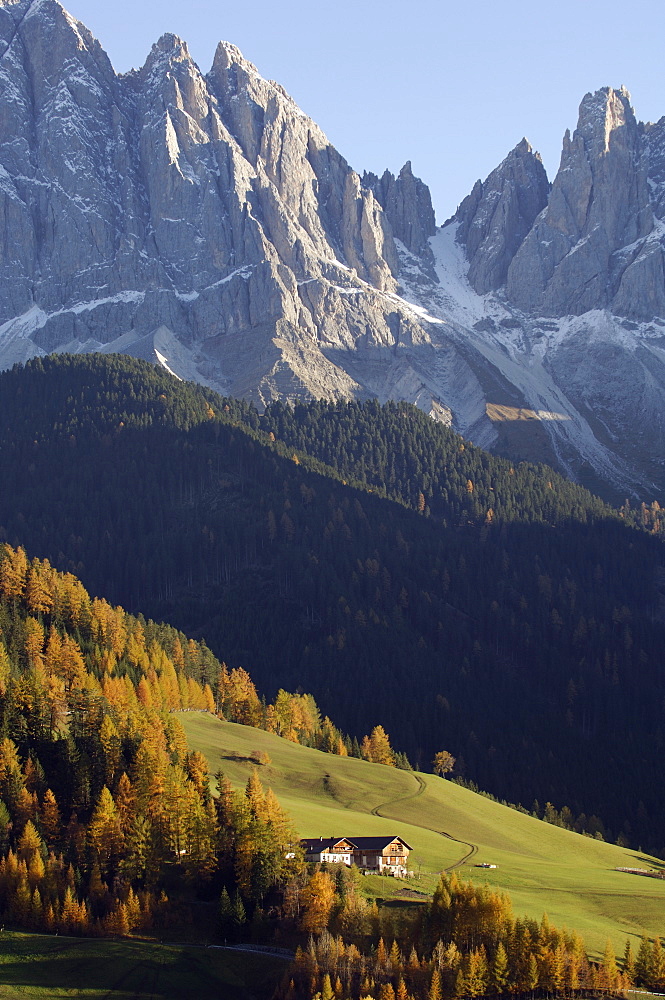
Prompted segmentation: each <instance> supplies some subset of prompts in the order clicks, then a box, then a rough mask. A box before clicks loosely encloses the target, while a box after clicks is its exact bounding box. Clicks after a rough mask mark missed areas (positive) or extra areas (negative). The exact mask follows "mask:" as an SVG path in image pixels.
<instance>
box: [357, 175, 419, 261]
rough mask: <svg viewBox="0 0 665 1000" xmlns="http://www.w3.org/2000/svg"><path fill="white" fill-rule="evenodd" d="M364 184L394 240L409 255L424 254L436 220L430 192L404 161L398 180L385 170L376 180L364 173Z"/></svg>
mask: <svg viewBox="0 0 665 1000" xmlns="http://www.w3.org/2000/svg"><path fill="white" fill-rule="evenodd" d="M363 184H365V185H366V186H367V187H369V188H371V189H372V191H373V192H374V197H375V198H376V199H377V201H378V202H379V204H380V205H381V207H382V208H383V210H384V212H385V213H386V216H387V217H388V221H389V222H390V225H391V227H392V231H393V234H394V236H396V237H397V239H398V240H400V241H401V242H402V243H403V244H404V246H405V247H406V248H407V250H409V251H411V253H415V254H419V253H423V251H426V250H427V246H428V245H427V240H428V238H429V237H430V236H433V235H434V233H435V232H436V220H435V218H434V209H433V208H432V199H431V196H430V193H429V188H428V187H427V185H426V184H424V183H423V182H422V181H421V180H420V178H419V177H415V176H414V174H413V170H412V169H411V161H410V160H407V162H406V163H405V164H404V166H403V167H402V169H401V170H400V172H399V174H398V175H397V177H395V176H394V175H393V174H391V172H390V171H389V170H386V171H385V172H384V173H383V175H382V176H381V177H380V178H379V177H377V176H376V174H372V173H365V174H364V176H363Z"/></svg>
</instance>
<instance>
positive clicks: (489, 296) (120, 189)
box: [0, 0, 665, 496]
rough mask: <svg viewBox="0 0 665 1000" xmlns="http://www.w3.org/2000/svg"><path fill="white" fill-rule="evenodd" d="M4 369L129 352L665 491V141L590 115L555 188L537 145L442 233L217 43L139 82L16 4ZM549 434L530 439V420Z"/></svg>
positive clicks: (608, 106) (188, 374)
mask: <svg viewBox="0 0 665 1000" xmlns="http://www.w3.org/2000/svg"><path fill="white" fill-rule="evenodd" d="M0 202H1V211H0V232H1V240H2V252H1V253H0V279H1V280H0V365H1V366H2V367H8V366H10V365H12V364H14V363H15V362H17V361H23V360H25V359H27V358H29V357H32V356H34V355H38V354H44V353H47V352H49V351H53V350H58V351H75V352H79V351H124V352H127V353H130V354H134V355H136V356H140V357H145V358H149V359H152V360H154V361H158V362H160V363H161V364H163V365H165V366H166V367H167V368H169V369H170V370H171V371H172V372H173V373H174V374H175V375H177V376H178V377H180V378H188V379H194V380H197V381H199V382H202V383H204V384H207V385H210V386H212V387H214V388H216V389H218V390H220V391H222V392H225V393H230V394H233V395H236V396H243V397H246V398H249V399H252V400H254V401H255V402H256V403H257V404H258V405H262V404H263V403H265V402H266V401H268V400H270V399H275V398H285V399H297V398H308V397H327V398H337V397H342V398H366V397H370V396H375V397H378V398H379V399H381V400H385V399H405V400H408V401H410V402H414V403H416V404H417V405H419V406H420V407H422V408H423V409H424V410H425V411H426V412H428V413H431V414H432V416H433V417H435V418H436V419H439V420H443V421H445V422H447V423H450V424H452V425H453V426H454V427H455V428H456V429H457V430H459V431H460V432H461V433H462V434H464V435H466V436H467V437H470V438H472V439H473V440H474V441H476V442H478V443H479V444H482V445H483V446H485V447H490V448H495V449H498V450H500V451H503V452H505V453H507V454H510V455H511V456H513V457H514V458H520V457H529V458H536V459H541V460H544V461H548V462H551V463H553V464H555V465H556V466H557V467H558V468H559V469H561V470H563V471H565V472H566V473H567V474H569V475H571V476H573V477H577V478H581V479H582V480H583V481H588V482H589V483H590V484H591V485H595V486H596V487H597V488H599V489H603V490H605V491H606V492H608V493H611V492H612V491H615V492H616V493H617V495H619V494H626V493H628V494H630V493H635V492H636V493H638V494H641V495H643V496H655V495H656V492H655V491H656V489H657V488H658V487H660V486H662V484H663V470H662V465H661V460H662V458H663V455H664V448H663V427H662V416H661V415H662V414H663V413H664V412H665V407H664V406H663V403H665V399H663V387H664V377H663V362H662V358H663V356H664V355H663V353H662V352H663V348H664V347H665V341H664V340H663V332H664V331H665V319H662V318H661V317H663V316H665V281H664V278H663V251H662V238H663V236H662V234H663V232H665V228H664V227H665V120H664V121H661V122H659V123H657V124H655V125H651V124H649V125H644V124H641V123H639V122H638V121H637V120H636V119H635V116H634V114H633V111H632V109H631V107H630V101H629V97H628V95H627V93H626V92H625V91H614V90H610V89H605V90H601V91H598V92H597V93H595V94H590V95H587V97H585V98H584V100H583V102H582V106H581V109H580V120H579V123H578V127H577V129H576V130H575V132H574V134H573V136H572V138H571V137H569V136H566V138H565V139H564V149H563V155H562V162H561V168H560V170H559V172H558V174H557V176H556V177H555V179H554V182H553V184H552V185H550V184H549V181H548V179H547V177H546V175H545V171H544V168H543V166H542V163H541V162H540V158H539V157H538V155H537V153H534V152H533V150H532V149H531V147H530V146H529V144H528V142H527V141H526V140H522V141H521V142H520V143H519V144H518V145H517V146H516V147H515V148H514V149H513V150H512V152H510V153H509V154H508V156H507V157H506V159H505V160H504V161H503V163H502V164H500V165H499V167H497V169H496V170H495V171H493V172H492V173H491V174H490V176H489V177H488V178H487V179H486V180H485V181H484V182H480V181H479V182H478V183H477V184H476V185H475V187H474V188H473V190H472V192H471V194H470V195H469V197H468V198H467V199H465V201H464V202H463V203H462V205H461V206H460V208H459V210H458V212H457V214H456V215H455V217H454V218H453V219H452V220H450V222H449V223H447V224H446V225H445V226H443V227H437V226H436V223H435V219H434V212H433V209H432V204H431V198H430V194H429V191H428V189H427V186H426V185H425V184H424V183H423V182H422V181H421V180H419V179H418V178H417V177H415V176H414V175H413V172H412V170H411V165H410V164H408V163H407V164H406V165H405V166H404V167H403V168H402V170H401V171H400V173H399V174H398V175H397V176H394V175H392V174H391V173H390V172H388V171H386V172H385V173H384V174H383V175H382V176H381V177H378V176H376V175H373V174H364V175H363V176H362V177H361V176H359V175H358V174H357V173H356V172H355V171H354V170H353V169H352V168H351V167H350V166H349V164H348V163H347V162H346V160H345V159H344V158H343V157H342V156H341V155H340V153H338V152H337V150H335V149H334V147H332V146H331V145H330V143H329V142H328V141H327V139H326V137H325V135H324V134H323V133H322V131H321V130H320V129H319V128H318V127H317V125H316V124H315V123H314V122H312V121H311V119H309V118H308V117H307V116H306V115H304V114H303V113H302V111H300V109H299V108H298V107H297V106H296V104H295V103H294V102H293V101H292V100H291V98H290V97H289V96H288V94H286V93H285V91H284V90H283V88H281V87H280V86H279V84H276V83H274V82H270V81H266V80H264V79H263V78H262V77H261V76H260V75H259V73H258V72H257V70H256V69H255V68H254V66H252V64H251V63H249V62H248V61H247V60H246V59H244V58H243V56H242V55H241V54H240V52H239V51H238V50H237V49H236V48H235V46H233V45H231V44H229V43H226V42H222V43H220V45H219V47H218V49H217V52H216V55H215V59H214V62H213V66H212V68H211V69H210V72H209V73H208V74H207V75H205V74H204V73H203V72H202V71H201V70H200V69H199V67H198V66H197V65H196V64H195V63H194V62H193V60H192V59H191V56H190V55H189V52H188V50H187V46H186V44H185V43H184V42H183V41H181V40H180V39H179V38H177V37H175V36H173V35H165V36H164V37H162V38H161V39H160V40H159V41H158V42H157V43H156V45H155V46H153V49H152V51H151V52H150V54H149V55H148V58H147V60H146V62H145V65H144V66H143V67H142V68H141V69H139V70H136V71H132V72H131V73H128V74H124V75H117V74H116V73H115V71H114V69H113V67H112V65H111V63H110V61H109V59H108V57H107V56H106V55H105V53H104V51H103V49H102V47H101V46H100V44H99V43H98V42H97V41H96V40H95V39H94V38H93V37H92V35H91V34H90V32H89V31H88V30H87V29H86V28H85V27H84V26H83V25H82V24H80V23H79V22H77V21H76V20H75V19H74V18H72V17H71V16H70V15H69V14H67V13H66V11H65V10H64V9H63V8H62V7H61V6H60V4H59V3H58V2H57V0H32V2H30V0H16V2H11V0H0ZM525 414H527V415H528V419H523V418H524V415H525Z"/></svg>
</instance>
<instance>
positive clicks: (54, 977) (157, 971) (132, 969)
mask: <svg viewBox="0 0 665 1000" xmlns="http://www.w3.org/2000/svg"><path fill="white" fill-rule="evenodd" d="M248 959H250V960H249V961H248ZM284 967H285V965H284V961H283V960H282V959H279V958H276V957H273V956H270V955H259V954H251V955H248V954H247V953H244V952H240V951H232V950H225V949H218V948H194V947H188V946H180V945H161V944H156V943H152V942H145V941H104V940H100V939H98V938H71V937H54V936H52V935H42V934H20V933H13V932H8V931H4V932H3V933H1V934H0V1000H18V998H25V1000H28V998H29V1000H33V998H34V1000H61V998H65V997H84V998H86V1000H98V998H99V1000H101V998H109V1000H110V998H113V1000H129V998H131V1000H182V998H183V997H196V1000H219V998H220V997H224V1000H255V998H258V997H265V996H270V995H271V994H272V992H273V990H274V987H275V986H276V985H277V983H278V982H279V980H280V978H281V976H282V974H283V972H284Z"/></svg>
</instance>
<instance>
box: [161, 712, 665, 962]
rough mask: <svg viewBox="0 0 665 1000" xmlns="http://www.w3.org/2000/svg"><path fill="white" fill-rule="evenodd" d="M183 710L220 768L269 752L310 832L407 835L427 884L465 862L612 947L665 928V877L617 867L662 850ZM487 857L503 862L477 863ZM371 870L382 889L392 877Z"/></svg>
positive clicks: (277, 788)
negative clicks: (643, 850)
mask: <svg viewBox="0 0 665 1000" xmlns="http://www.w3.org/2000/svg"><path fill="white" fill-rule="evenodd" d="M179 718H180V720H181V722H182V724H183V726H184V728H185V731H186V733H187V737H188V739H189V742H190V746H191V747H192V748H195V749H197V750H200V751H201V752H202V753H203V754H205V756H206V757H207V759H208V761H209V764H210V772H211V774H214V773H215V772H216V771H218V770H220V769H221V770H223V771H224V773H225V774H226V775H227V776H228V777H229V779H230V780H231V782H232V783H233V784H234V785H235V786H238V787H240V786H244V784H245V783H246V781H247V777H248V775H249V773H250V771H251V768H252V766H253V764H252V762H251V760H250V757H251V754H252V752H253V751H255V750H263V751H265V752H266V753H268V755H269V756H270V758H271V763H270V764H269V765H265V766H262V767H261V768H260V774H261V778H262V781H263V783H264V785H270V787H272V789H273V791H274V792H275V794H276V795H277V797H278V798H279V801H280V802H281V803H282V805H283V806H284V807H285V808H286V809H287V810H288V811H289V813H290V814H291V816H292V817H293V819H294V821H295V823H296V826H297V828H298V830H299V832H300V834H301V835H302V836H309V837H316V836H342V835H347V836H353V835H354V834H355V835H356V836H362V835H369V834H399V835H400V836H402V837H403V838H404V839H405V840H406V841H407V842H408V843H409V844H410V845H411V847H412V848H413V849H414V853H413V855H412V858H411V860H412V862H413V867H414V870H415V871H418V868H419V867H421V868H422V872H423V879H422V881H421V882H420V883H416V885H417V886H418V888H429V889H431V888H432V887H433V885H434V883H435V881H436V880H435V879H434V878H433V877H432V875H433V873H435V872H439V871H441V870H442V869H443V868H447V867H450V866H457V865H459V864H460V862H461V865H460V872H461V874H462V875H464V876H465V877H472V878H474V879H476V880H477V881H481V880H482V881H487V882H488V883H489V884H490V885H492V886H495V887H496V888H498V889H501V890H506V891H507V892H509V893H510V895H511V897H512V900H513V903H514V908H515V912H516V913H517V914H523V913H526V914H528V915H529V916H532V917H536V918H538V919H539V918H540V917H541V916H542V914H543V912H547V913H548V915H549V917H550V920H551V921H552V922H553V923H555V924H557V925H564V924H565V925H566V926H568V927H569V928H575V929H576V930H578V931H579V932H580V933H581V934H582V935H583V936H584V938H585V940H586V943H587V946H588V947H589V949H590V950H591V951H592V953H602V951H603V948H604V946H605V942H606V940H607V938H608V937H609V938H611V939H612V941H613V942H614V946H615V948H616V949H617V950H623V946H624V944H625V940H626V937H627V936H629V935H630V936H631V937H632V940H633V944H634V945H635V944H637V943H638V942H637V938H638V937H639V936H641V935H642V934H643V933H648V934H649V935H651V936H653V935H655V934H656V933H659V934H662V933H663V932H664V931H665V918H664V917H663V913H665V881H659V880H656V879H649V878H640V877H638V876H633V875H628V874H625V873H622V872H617V871H614V869H615V868H617V867H621V866H623V867H650V865H651V863H652V862H653V859H650V858H645V857H643V856H641V855H639V854H638V852H636V851H631V850H626V849H624V848H620V847H616V846H614V845H611V844H604V843H602V842H600V841H596V840H591V839H589V838H588V837H582V836H580V835H579V834H575V833H569V832H568V831H566V830H560V829H558V828H557V827H553V826H550V825H549V824H547V823H542V822H541V821H539V820H536V819H533V818H532V817H530V816H525V815H523V814H522V813H518V812H516V811H515V810H513V809H508V808H507V807H505V806H501V805H499V804H498V803H496V802H492V801H490V800H489V799H486V798H484V797H483V796H481V795H476V794H475V793H473V792H470V791H468V790H467V789H465V788H460V787H459V786H458V785H455V784H453V783H451V782H448V781H443V780H442V779H441V778H437V777H435V776H434V775H431V774H410V773H408V772H406V771H396V770H395V769H393V768H389V767H384V766H382V765H377V764H368V763H366V762H365V761H361V760H356V759H352V758H344V757H334V756H332V755H330V754H324V753H321V752H320V751H318V750H311V749H309V748H307V747H300V746H297V745H295V744H293V743H289V742H287V741H286V740H282V739H280V738H279V737H277V736H274V735H271V734H270V733H264V732H261V731H260V730H256V729H251V728H249V727H246V726H238V725H234V724H232V723H228V722H221V721H220V720H218V719H215V718H213V717H212V716H210V715H204V714H199V713H194V712H187V713H182V714H181V715H180V716H179ZM377 812H378V813H379V814H380V815H377V814H376V813H377ZM442 832H445V833H446V834H448V835H449V837H453V838H456V840H451V839H449V837H446V836H441V833H442ZM474 849H475V850H474ZM472 850H473V854H472V855H471V856H470V857H468V858H467V859H466V861H464V860H463V859H464V858H465V856H466V855H468V854H469V852H470V851H472ZM480 861H487V862H491V863H493V864H496V865H498V868H497V869H495V870H479V869H477V868H474V867H473V866H474V865H475V864H477V863H478V862H480ZM653 864H654V866H655V865H657V862H653ZM428 875H429V877H428ZM372 881H373V885H375V886H376V892H377V894H379V895H384V896H388V895H389V894H390V892H389V889H388V885H390V886H391V887H392V886H393V885H394V883H392V882H390V883H389V882H388V880H387V879H379V878H378V877H376V878H374V879H373V880H372Z"/></svg>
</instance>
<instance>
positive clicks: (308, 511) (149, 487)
mask: <svg viewBox="0 0 665 1000" xmlns="http://www.w3.org/2000/svg"><path fill="white" fill-rule="evenodd" d="M317 427H320V434H319V433H318V431H317ZM0 434H1V435H2V437H1V439H0V450H1V456H2V465H3V477H2V481H1V484H0V491H1V492H0V527H1V529H2V533H3V537H4V538H5V539H6V540H7V541H8V542H10V543H13V544H18V543H20V544H23V545H25V546H26V547H27V548H28V550H29V551H30V552H31V553H34V554H37V555H39V556H41V557H48V558H49V559H50V560H51V561H52V562H53V563H54V564H55V565H57V566H58V567H59V568H62V569H67V570H70V571H73V572H76V573H78V574H79V575H80V576H81V579H82V580H83V582H84V584H85V585H86V586H87V587H88V588H89V589H90V590H92V591H94V592H97V593H100V594H104V595H106V596H107V598H108V599H110V600H112V601H113V602H119V603H123V604H124V605H125V606H126V607H128V608H130V609H132V610H143V611H145V612H146V613H147V614H150V615H151V616H152V617H155V618H160V619H166V620H169V621H172V622H173V623H174V625H176V626H177V627H179V628H182V629H183V630H184V631H186V632H187V633H188V634H190V635H194V636H198V637H201V638H205V640H206V642H207V643H208V644H209V645H210V648H211V649H213V651H214V652H215V653H216V654H217V655H219V656H220V657H224V659H226V660H227V661H228V662H229V663H230V664H231V665H233V666H236V667H239V666H242V667H245V668H247V669H248V670H249V671H250V673H251V675H252V677H253V678H254V680H255V681H256V683H257V685H258V687H259V690H261V691H264V692H265V693H266V695H267V696H268V697H270V698H272V697H274V695H275V694H276V692H277V689H278V688H279V687H285V688H289V689H291V690H296V689H297V688H299V687H302V688H304V689H306V690H309V691H311V692H312V694H313V695H314V697H315V698H316V700H317V702H318V703H319V704H320V705H322V707H323V708H324V709H325V711H326V712H327V713H328V714H329V715H330V716H331V717H332V718H333V719H334V720H335V722H336V723H337V724H338V725H339V726H341V728H342V729H344V730H345V731H347V732H349V733H350V734H351V735H352V736H355V737H357V738H358V739H360V738H361V737H362V735H363V734H365V733H367V732H369V730H370V729H371V728H372V727H373V726H374V725H375V724H376V723H377V722H380V723H382V724H383V726H384V727H385V728H386V730H388V732H389V733H390V736H391V739H392V743H393V745H394V746H395V747H396V748H398V749H399V750H401V751H404V752H406V753H407V755H408V756H409V758H410V759H411V760H412V762H414V763H421V764H422V765H424V766H428V764H429V761H431V759H432V757H433V755H434V753H435V752H436V751H438V750H441V749H447V750H450V751H451V752H452V753H454V754H455V755H456V756H457V757H458V767H459V771H460V772H461V773H462V774H464V775H466V777H467V778H469V779H473V780H475V781H476V782H477V783H478V784H479V785H480V786H481V787H483V788H486V789H487V790H490V791H492V792H494V793H495V794H497V795H499V796H503V797H506V798H508V799H509V800H512V801H518V800H519V801H521V802H523V803H524V804H526V805H527V806H529V807H530V806H531V803H532V801H533V799H534V798H536V797H538V798H539V799H540V801H541V802H544V801H546V800H549V801H551V802H552V803H554V805H555V806H556V807H557V808H561V807H562V806H564V805H565V806H568V807H570V809H571V810H572V811H573V813H575V814H576V815H577V814H579V813H586V815H587V817H588V816H589V815H590V814H592V813H594V814H596V815H597V816H599V817H601V818H602V820H603V821H604V823H605V824H607V825H608V826H609V828H610V832H611V836H612V837H614V838H616V836H617V835H619V834H620V833H622V834H623V835H624V836H626V837H628V838H629V839H630V840H631V841H632V842H633V843H634V844H635V846H639V845H640V844H642V845H643V846H644V847H645V848H646V847H647V846H649V847H651V848H652V849H653V850H654V851H656V852H658V851H660V850H661V849H662V848H663V846H664V845H663V838H662V834H661V830H662V820H663V818H664V816H663V804H662V797H661V796H660V794H659V791H658V786H659V749H658V748H659V747H660V746H661V745H662V740H663V732H662V721H661V720H662V712H661V706H662V701H663V696H664V695H665V678H664V677H663V669H662V657H661V651H662V646H663V627H662V625H661V624H660V623H659V621H658V617H659V611H660V596H659V593H658V590H657V579H658V573H659V570H660V567H661V563H662V550H661V546H660V544H659V543H658V542H657V541H656V540H655V539H653V538H651V537H649V536H648V535H647V534H646V533H641V532H638V531H636V530H633V529H631V528H628V527H627V526H626V525H625V524H624V523H623V522H622V520H621V519H620V518H619V516H618V515H617V514H616V512H614V511H612V510H611V509H610V508H608V507H606V506H605V505H603V504H602V503H601V502H600V501H598V500H596V499H595V498H593V497H591V495H590V494H588V493H586V492H585V491H584V490H582V489H580V488H579V487H574V486H571V485H570V484H568V483H566V482H565V481H563V480H561V479H560V478H559V477H556V476H555V475H554V474H553V473H552V472H551V471H550V470H548V469H546V468H544V467H531V466H517V467H512V466H511V465H510V463H508V462H506V461H503V460H500V459H495V458H491V457H490V456H487V455H486V454H484V453H483V452H481V451H479V450H478V449H475V448H472V447H471V446H468V445H465V444H464V443H463V442H462V440H461V439H460V438H459V437H458V436H457V435H455V434H453V433H452V432H450V431H448V430H446V429H445V428H442V427H440V426H438V425H435V424H433V423H432V422H431V421H429V420H427V419H426V418H424V417H423V416H422V415H421V414H419V413H418V411H416V410H414V409H413V408H411V407H404V406H387V407H378V406H377V405H376V404H374V403H370V404H366V405H364V406H359V405H352V406H349V407H347V406H337V407H334V406H325V405H319V404H312V405H311V406H310V407H304V408H302V409H301V408H296V410H295V411H294V412H293V413H291V412H289V411H288V410H285V409H284V408H273V409H271V410H270V411H269V412H268V414H266V415H264V416H259V415H258V414H257V413H256V412H255V411H254V410H252V409H251V408H250V407H248V406H246V405H245V404H241V403H234V402H233V401H231V400H224V399H221V398H220V397H217V396H216V395H215V394H214V393H212V392H210V391H208V390H205V389H202V388H201V387H197V386H191V385H188V384H184V383H181V382H177V381H176V380H174V379H173V378H172V377H171V376H170V375H168V373H166V372H164V371H163V370H156V369H154V368H153V367H152V366H150V365H147V364H145V363H142V362H138V361H134V360H132V359H129V358H119V357H112V356H107V357H100V356H88V357H83V358H72V357H70V358H48V359H43V360H39V361H34V362H31V363H30V364H29V365H27V366H26V367H25V368H24V369H16V370H14V371H12V372H8V373H5V374H3V375H2V376H0ZM272 438H275V440H272ZM317 441H318V442H319V445H318V447H317V448H316V456H314V457H308V456H307V455H306V453H305V451H304V450H303V449H305V448H311V449H315V443H316V442H317ZM324 460H325V461H327V462H335V463H338V466H339V467H338V468H336V469H332V468H330V467H328V466H325V465H323V464H322V462H323V461H324ZM384 477H385V478H384ZM363 479H364V480H365V481H366V483H367V485H366V486H364V487H361V486H360V481H361V480H363ZM344 480H347V482H346V483H345V482H344ZM352 480H355V481H356V486H355V487H354V486H353V485H352V482H351V481H352ZM380 494H388V495H390V496H392V497H394V498H395V499H394V500H391V499H388V498H386V496H385V495H380ZM409 508H411V509H409ZM636 719H639V720H640V724H639V726H636V725H635V720H636ZM618 784H620V785H621V787H622V795H621V796H620V797H617V795H616V788H617V785H618ZM595 828H596V829H602V824H600V825H599V824H597V823H596V824H595Z"/></svg>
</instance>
